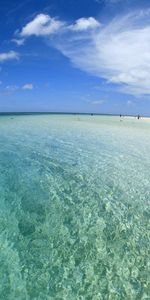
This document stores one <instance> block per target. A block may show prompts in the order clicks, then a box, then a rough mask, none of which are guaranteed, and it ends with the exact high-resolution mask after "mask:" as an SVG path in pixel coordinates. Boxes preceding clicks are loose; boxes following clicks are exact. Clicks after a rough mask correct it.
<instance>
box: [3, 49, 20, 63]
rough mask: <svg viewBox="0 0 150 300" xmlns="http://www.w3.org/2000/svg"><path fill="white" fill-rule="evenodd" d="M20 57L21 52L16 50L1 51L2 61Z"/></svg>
mask: <svg viewBox="0 0 150 300" xmlns="http://www.w3.org/2000/svg"><path fill="white" fill-rule="evenodd" d="M13 59H19V54H18V53H17V52H15V51H9V52H6V53H0V62H4V61H7V60H13Z"/></svg>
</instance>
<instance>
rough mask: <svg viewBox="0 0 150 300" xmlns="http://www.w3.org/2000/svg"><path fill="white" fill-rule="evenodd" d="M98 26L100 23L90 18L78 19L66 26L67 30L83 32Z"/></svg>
mask: <svg viewBox="0 0 150 300" xmlns="http://www.w3.org/2000/svg"><path fill="white" fill-rule="evenodd" d="M99 26H100V23H99V22H98V21H97V20H95V19H94V18H93V17H90V18H80V19H78V20H77V21H76V22H75V23H74V24H72V25H70V26H68V28H69V29H71V30H73V31H84V30H87V29H92V28H96V27H99Z"/></svg>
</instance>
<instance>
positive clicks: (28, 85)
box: [22, 83, 34, 90]
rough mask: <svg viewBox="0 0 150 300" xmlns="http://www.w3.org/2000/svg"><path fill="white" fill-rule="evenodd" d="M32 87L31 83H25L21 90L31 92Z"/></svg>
mask: <svg viewBox="0 0 150 300" xmlns="http://www.w3.org/2000/svg"><path fill="white" fill-rule="evenodd" d="M33 88H34V86H33V84H32V83H26V84H25V85H23V86H22V89H23V90H33Z"/></svg>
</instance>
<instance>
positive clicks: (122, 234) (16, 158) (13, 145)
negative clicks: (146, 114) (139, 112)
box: [0, 115, 150, 300]
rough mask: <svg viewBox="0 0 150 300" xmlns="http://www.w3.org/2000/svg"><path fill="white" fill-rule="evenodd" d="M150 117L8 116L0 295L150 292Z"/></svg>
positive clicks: (2, 122)
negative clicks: (147, 120)
mask: <svg viewBox="0 0 150 300" xmlns="http://www.w3.org/2000/svg"><path fill="white" fill-rule="evenodd" d="M149 199H150V123H148V122H147V123H146V122H144V121H142V120H139V121H137V120H134V119H124V120H123V121H121V122H120V120H119V118H118V117H99V116H97V117H96V116H93V117H92V116H69V115H68V116H65V115H60V116H58V115H41V116H40V115H39V116H36V115H35V116H32V115H31V116H1V117H0V299H1V300H3V299H4V300H7V299H9V300H13V299H19V300H22V299H25V300H26V299H38V300H53V299H58V300H63V299H64V300H83V299H85V300H91V299H93V300H101V299H102V300H105V299H108V300H110V299H111V300H117V299H119V300H123V299H125V300H127V299H128V300H130V299H132V300H134V299H135V300H138V299H143V300H146V299H147V300H148V299H150V298H149V297H150V296H149V290H148V282H149V278H148V274H149V269H148V267H149V266H148V262H149V241H150V240H149V236H148V233H149V231H148V230H149V227H148V225H149V224H148V222H149V217H150V212H149Z"/></svg>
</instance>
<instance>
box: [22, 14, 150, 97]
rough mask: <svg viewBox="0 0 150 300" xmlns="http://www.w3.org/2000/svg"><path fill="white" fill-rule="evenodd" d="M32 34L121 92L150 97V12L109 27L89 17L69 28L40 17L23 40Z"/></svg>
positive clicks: (119, 19)
mask: <svg viewBox="0 0 150 300" xmlns="http://www.w3.org/2000/svg"><path fill="white" fill-rule="evenodd" d="M54 33H55V34H54ZM52 34H53V39H52V38H51V35H52ZM30 35H36V36H43V37H46V42H47V43H48V44H49V45H50V46H53V47H55V48H56V49H58V50H59V51H60V52H61V53H62V54H63V55H65V56H66V57H68V58H69V59H70V61H71V62H72V64H73V65H74V66H75V67H78V68H80V69H81V70H83V71H86V72H88V73H90V74H92V75H94V76H97V77H99V78H102V79H104V80H105V82H106V83H107V84H108V85H110V86H113V87H115V88H116V89H117V91H119V92H122V93H127V94H132V95H136V96H142V95H149V94H150V10H137V11H134V12H133V13H130V14H126V15H124V16H120V17H116V18H114V19H113V20H111V21H109V22H108V23H106V24H102V23H100V22H99V21H98V20H96V19H95V18H93V17H89V18H80V19H78V20H76V21H75V22H74V23H73V24H71V25H70V24H67V22H62V21H59V20H57V19H55V18H51V17H50V16H49V15H45V14H40V15H37V16H36V17H35V18H34V20H32V21H31V22H29V23H28V24H27V25H26V26H25V27H23V29H22V31H21V33H20V36H21V37H23V38H26V37H28V36H30Z"/></svg>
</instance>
